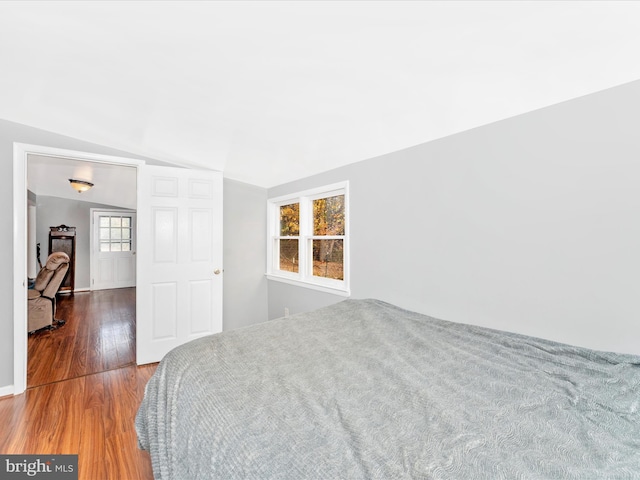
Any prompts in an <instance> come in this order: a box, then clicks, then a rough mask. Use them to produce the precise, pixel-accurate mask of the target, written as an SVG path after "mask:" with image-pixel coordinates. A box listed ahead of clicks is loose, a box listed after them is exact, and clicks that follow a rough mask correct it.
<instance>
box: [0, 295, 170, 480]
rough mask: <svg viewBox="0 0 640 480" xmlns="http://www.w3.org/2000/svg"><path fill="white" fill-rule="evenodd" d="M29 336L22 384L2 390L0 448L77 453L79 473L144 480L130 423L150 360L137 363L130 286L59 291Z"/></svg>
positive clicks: (93, 478)
mask: <svg viewBox="0 0 640 480" xmlns="http://www.w3.org/2000/svg"><path fill="white" fill-rule="evenodd" d="M56 318H58V319H64V320H66V324H65V325H63V326H62V327H60V328H58V329H55V330H51V331H49V330H42V331H40V332H37V333H35V334H33V335H30V336H29V339H28V352H27V391H26V392H25V393H23V394H21V395H17V396H10V397H3V398H0V453H3V454H25V455H27V454H78V478H79V479H86V480H103V479H104V480H111V479H114V480H120V479H126V480H150V479H153V472H152V470H151V460H150V458H149V455H148V454H147V453H146V452H143V451H141V450H139V449H138V446H137V437H136V432H135V427H134V419H135V414H136V412H137V410H138V407H139V405H140V402H141V401H142V396H143V394H144V386H145V385H146V383H147V381H148V380H149V378H150V377H151V375H153V372H154V371H155V369H156V366H157V365H156V364H153V365H145V366H141V367H136V366H135V328H136V325H135V288H121V289H114V290H100V291H94V292H82V293H76V294H74V295H73V296H65V295H60V296H59V297H58V307H57V313H56Z"/></svg>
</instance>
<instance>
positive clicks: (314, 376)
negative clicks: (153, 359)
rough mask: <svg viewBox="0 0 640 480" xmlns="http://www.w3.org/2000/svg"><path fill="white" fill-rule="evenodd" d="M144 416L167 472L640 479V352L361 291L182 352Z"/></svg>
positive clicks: (158, 377) (165, 368) (167, 366)
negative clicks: (477, 321) (465, 320)
mask: <svg viewBox="0 0 640 480" xmlns="http://www.w3.org/2000/svg"><path fill="white" fill-rule="evenodd" d="M136 429H137V432H138V441H139V445H140V447H141V448H143V449H145V450H148V451H149V452H150V454H151V459H152V464H153V471H154V475H155V477H156V478H157V479H176V480H183V479H224V480H232V479H260V480H266V479H279V480H286V479H292V480H294V479H295V480H301V479H331V480H333V479H385V480H386V479H480V478H488V479H500V478H504V479H520V478H523V479H524V478H527V479H529V478H531V479H565V478H575V479H598V478H603V479H623V478H628V479H631V478H640V357H637V356H633V355H622V354H614V353H607V352H599V351H594V350H588V349H584V348H578V347H573V346H569V345H564V344H559V343H554V342H551V341H547V340H541V339H537V338H532V337H527V336H523V335H517V334H512V333H506V332H501V331H496V330H491V329H487V328H482V327H477V326H470V325H465V324H459V323H451V322H447V321H443V320H438V319H434V318H431V317H427V316H425V315H421V314H418V313H414V312H410V311H406V310H403V309H400V308H398V307H396V306H393V305H390V304H388V303H384V302H381V301H377V300H352V299H349V300H345V301H343V302H340V303H338V304H336V305H333V306H330V307H326V308H323V309H320V310H317V311H314V312H311V313H305V314H299V315H293V316H291V317H289V318H282V319H278V320H273V321H270V322H266V323H262V324H258V325H253V326H250V327H247V328H243V329H239V330H235V331H229V332H224V333H220V334H217V335H213V336H209V337H204V338H200V339H198V340H195V341H192V342H190V343H188V344H186V345H183V346H181V347H178V348H176V349H175V350H173V351H171V352H170V353H169V354H168V355H167V356H166V357H165V358H164V359H163V360H162V362H161V363H160V364H159V366H158V368H157V370H156V372H155V374H154V375H153V377H152V378H151V379H150V381H149V383H148V384H147V387H146V390H145V396H144V399H143V401H142V404H141V406H140V409H139V411H138V414H137V417H136Z"/></svg>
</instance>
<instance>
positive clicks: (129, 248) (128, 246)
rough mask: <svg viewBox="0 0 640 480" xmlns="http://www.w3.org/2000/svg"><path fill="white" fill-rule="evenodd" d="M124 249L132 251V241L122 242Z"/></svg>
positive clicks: (124, 250)
mask: <svg viewBox="0 0 640 480" xmlns="http://www.w3.org/2000/svg"><path fill="white" fill-rule="evenodd" d="M122 251H123V252H129V251H131V243H129V242H126V243H123V244H122Z"/></svg>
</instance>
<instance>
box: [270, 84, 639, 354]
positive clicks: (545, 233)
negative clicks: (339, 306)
mask: <svg viewBox="0 0 640 480" xmlns="http://www.w3.org/2000/svg"><path fill="white" fill-rule="evenodd" d="M638 125H640V81H637V82H633V83H630V84H627V85H623V86H620V87H616V88H613V89H609V90H605V91H603V92H599V93H596V94H593V95H588V96H585V97H582V98H579V99H576V100H572V101H569V102H565V103H562V104H559V105H555V106H552V107H548V108H545V109H541V110H538V111H535V112H531V113H528V114H525V115H521V116H518V117H514V118H511V119H507V120H504V121H501V122H497V123H494V124H490V125H487V126H484V127H480V128H476V129H473V130H470V131H467V132H463V133H460V134H457V135H453V136H450V137H447V138H444V139H441V140H438V141H434V142H430V143H427V144H423V145H419V146H417V147H414V148H410V149H407V150H403V151H399V152H395V153H391V154H388V155H384V156H382V157H378V158H375V159H371V160H367V161H364V162H359V163H356V164H353V165H350V166H347V167H343V168H340V169H336V170H332V171H329V172H325V173H323V174H320V175H316V176H314V177H310V178H307V179H304V180H301V181H298V182H293V183H290V184H286V185H281V186H278V187H275V188H272V189H270V190H269V192H268V194H269V196H270V197H275V196H279V195H284V194H287V193H292V192H295V191H299V190H304V189H308V188H312V187H316V186H319V185H323V184H329V183H334V182H338V181H343V180H349V181H350V190H351V199H350V202H351V203H350V205H351V248H352V250H351V255H352V264H351V271H352V281H351V290H352V294H353V297H355V298H365V297H375V298H379V299H382V300H385V301H389V302H391V303H395V304H397V305H400V306H402V307H405V308H408V309H411V310H416V311H419V312H422V313H426V314H429V315H432V316H435V317H439V318H443V319H447V320H452V321H457V322H466V323H473V324H479V325H484V326H488V327H492V328H498V329H504V330H510V331H515V332H519V333H524V334H529V335H534V336H539V337H544V338H549V339H553V340H557V341H561V342H566V343H572V344H577V345H583V346H586V347H591V348H596V349H602V350H613V351H619V352H628V353H636V354H640V342H638V338H640V321H638V319H639V318H640V302H638V298H639V289H640V275H639V273H638V272H640V248H638V246H639V245H640V222H639V221H638V212H640V187H639V179H640V135H639V134H638ZM292 298H295V301H296V304H297V305H300V306H301V308H304V306H305V305H306V306H308V309H311V308H315V307H317V306H320V305H323V304H328V303H333V302H337V301H340V300H341V299H342V298H341V297H337V296H330V295H327V294H319V292H315V291H312V290H307V289H303V288H299V287H290V286H288V285H283V284H278V285H277V286H275V282H270V285H269V315H270V318H273V317H275V316H282V313H281V312H283V310H284V307H285V306H288V305H289V304H290V302H291V299H292Z"/></svg>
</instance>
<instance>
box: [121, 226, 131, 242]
mask: <svg viewBox="0 0 640 480" xmlns="http://www.w3.org/2000/svg"><path fill="white" fill-rule="evenodd" d="M122 238H123V239H125V240H129V239H130V238H131V230H129V229H128V228H123V229H122Z"/></svg>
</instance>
